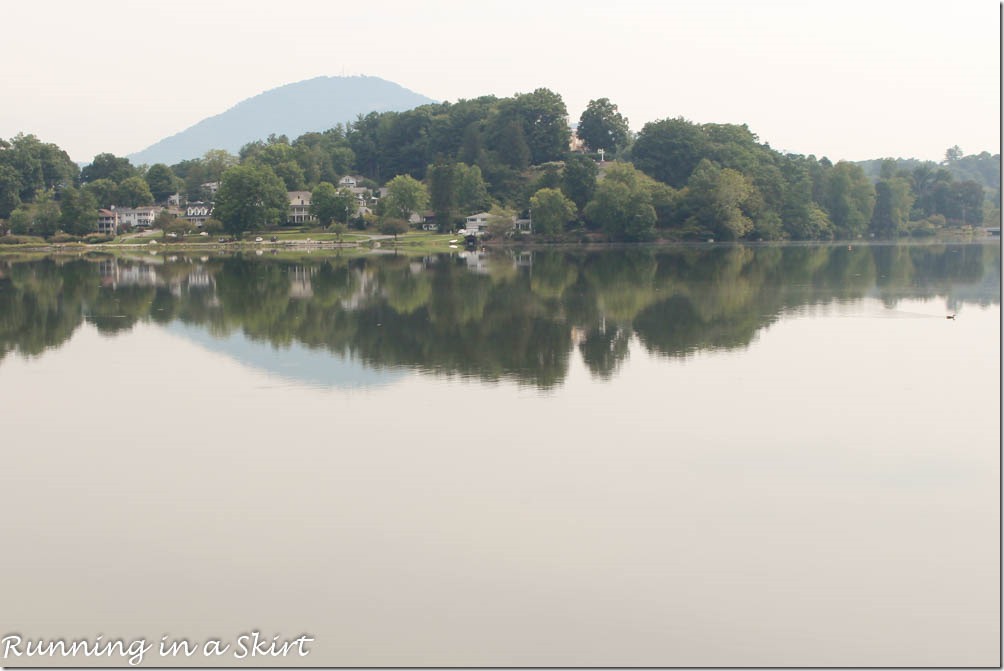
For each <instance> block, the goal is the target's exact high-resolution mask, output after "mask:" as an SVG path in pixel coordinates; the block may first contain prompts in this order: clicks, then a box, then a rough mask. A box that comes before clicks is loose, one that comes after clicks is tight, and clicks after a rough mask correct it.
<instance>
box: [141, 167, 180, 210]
mask: <svg viewBox="0 0 1004 671" xmlns="http://www.w3.org/2000/svg"><path fill="white" fill-rule="evenodd" d="M143 178H144V179H145V180H146V184H147V186H148V187H149V188H150V193H151V194H153V199H154V201H155V202H158V203H163V202H164V201H166V200H167V198H168V196H170V195H171V194H173V193H177V191H178V189H179V188H180V185H179V181H180V180H178V178H176V177H175V176H174V172H172V171H171V169H170V168H169V167H167V166H166V165H164V164H163V163H155V164H153V165H151V166H150V169H149V170H147V171H146V174H145V175H144V176H143Z"/></svg>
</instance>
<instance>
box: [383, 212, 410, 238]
mask: <svg viewBox="0 0 1004 671" xmlns="http://www.w3.org/2000/svg"><path fill="white" fill-rule="evenodd" d="M409 228H411V226H410V225H409V224H408V222H407V221H406V220H404V219H398V218H397V217H384V218H383V219H382V220H380V224H379V225H378V226H377V230H378V231H380V232H381V233H383V234H384V235H393V236H394V241H395V242H397V236H399V235H401V234H402V233H407V232H408V229H409Z"/></svg>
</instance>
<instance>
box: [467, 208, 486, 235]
mask: <svg viewBox="0 0 1004 671" xmlns="http://www.w3.org/2000/svg"><path fill="white" fill-rule="evenodd" d="M491 216H492V215H490V214H489V213H487V212H478V213H477V214H472V215H471V216H469V217H467V218H466V219H464V229H465V230H466V231H467V233H468V234H470V235H481V234H482V233H484V232H485V230H486V229H487V228H488V219H489V218H490V217H491Z"/></svg>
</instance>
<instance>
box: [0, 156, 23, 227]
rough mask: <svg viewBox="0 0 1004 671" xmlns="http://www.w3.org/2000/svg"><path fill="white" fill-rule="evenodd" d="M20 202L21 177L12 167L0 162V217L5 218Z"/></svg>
mask: <svg viewBox="0 0 1004 671" xmlns="http://www.w3.org/2000/svg"><path fill="white" fill-rule="evenodd" d="M20 204H21V178H20V176H19V175H18V174H17V171H16V170H14V168H12V167H10V166H8V165H3V164H0V219H6V218H7V217H9V216H10V213H11V212H13V211H14V210H15V209H17V206H18V205H20Z"/></svg>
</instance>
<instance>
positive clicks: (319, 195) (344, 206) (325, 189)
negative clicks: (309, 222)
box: [310, 182, 355, 227]
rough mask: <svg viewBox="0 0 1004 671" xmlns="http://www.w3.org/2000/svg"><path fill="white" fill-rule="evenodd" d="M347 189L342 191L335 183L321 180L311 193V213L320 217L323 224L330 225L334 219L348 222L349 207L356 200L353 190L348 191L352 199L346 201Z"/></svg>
mask: <svg viewBox="0 0 1004 671" xmlns="http://www.w3.org/2000/svg"><path fill="white" fill-rule="evenodd" d="M345 191H346V190H345V189H342V191H341V192H340V191H339V190H338V189H336V188H335V185H334V184H331V183H329V182H321V183H320V184H318V185H317V186H316V187H315V188H314V191H313V193H311V195H310V213H311V214H312V215H314V216H315V217H317V218H318V220H319V221H320V222H321V225H322V226H325V227H327V226H330V225H331V224H332V222H334V221H340V222H342V223H347V222H348V220H349V212H348V210H349V208H350V207H351V206H352V203H353V202H354V201H355V197H354V196H353V195H352V192H351V191H348V192H347V193H348V195H349V198H350V199H351V201H349V202H346V201H347V199H346V198H345V193H343V192H345Z"/></svg>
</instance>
